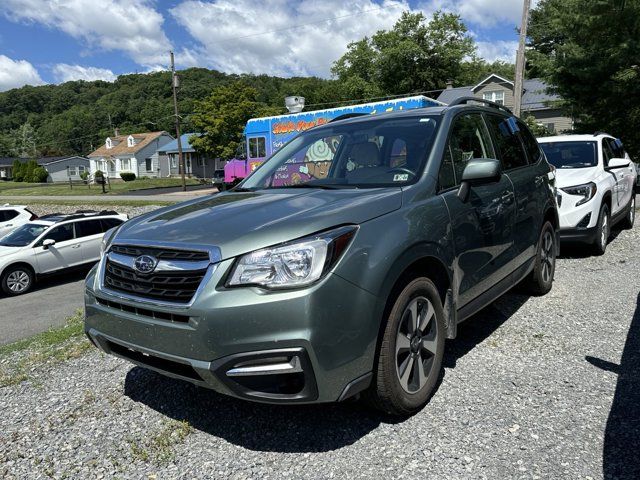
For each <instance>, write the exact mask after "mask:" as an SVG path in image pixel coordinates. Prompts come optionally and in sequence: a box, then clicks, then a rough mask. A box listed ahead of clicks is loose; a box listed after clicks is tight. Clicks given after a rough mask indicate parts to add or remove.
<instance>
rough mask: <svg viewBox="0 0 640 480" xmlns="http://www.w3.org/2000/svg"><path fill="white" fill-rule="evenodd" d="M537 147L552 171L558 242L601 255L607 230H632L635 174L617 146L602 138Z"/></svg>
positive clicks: (560, 139)
mask: <svg viewBox="0 0 640 480" xmlns="http://www.w3.org/2000/svg"><path fill="white" fill-rule="evenodd" d="M538 142H539V143H540V145H541V146H542V149H543V150H544V153H545V155H546V157H547V160H548V161H549V163H551V164H552V165H554V166H555V167H556V186H557V187H558V196H557V198H558V214H559V215H560V239H561V240H565V241H577V242H586V243H590V244H592V245H593V246H594V250H595V252H596V253H597V254H600V255H601V254H603V253H604V252H605V250H606V248H607V242H608V239H609V234H610V233H611V227H612V226H613V225H614V224H616V223H618V222H623V224H624V227H626V228H631V227H633V222H634V220H635V206H636V203H635V202H636V200H635V198H636V197H635V193H634V187H635V180H636V170H635V166H634V164H633V162H632V161H631V159H630V158H629V155H628V154H627V153H626V152H625V150H624V147H623V145H622V142H621V141H620V140H618V139H616V138H614V137H612V136H610V135H606V134H603V133H597V134H595V135H560V136H555V137H544V138H539V139H538Z"/></svg>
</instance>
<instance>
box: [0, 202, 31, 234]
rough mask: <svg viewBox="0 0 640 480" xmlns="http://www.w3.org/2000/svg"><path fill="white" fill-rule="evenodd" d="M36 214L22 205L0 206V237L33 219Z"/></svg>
mask: <svg viewBox="0 0 640 480" xmlns="http://www.w3.org/2000/svg"><path fill="white" fill-rule="evenodd" d="M36 218H38V216H37V215H36V214H35V213H33V212H32V211H31V210H29V209H28V208H27V207H25V206H23V205H9V204H8V203H6V204H4V205H2V206H0V238H2V237H4V236H5V235H6V234H7V233H9V232H11V231H12V230H15V229H16V228H18V227H19V226H20V225H24V224H25V223H27V222H29V221H31V220H35V219H36Z"/></svg>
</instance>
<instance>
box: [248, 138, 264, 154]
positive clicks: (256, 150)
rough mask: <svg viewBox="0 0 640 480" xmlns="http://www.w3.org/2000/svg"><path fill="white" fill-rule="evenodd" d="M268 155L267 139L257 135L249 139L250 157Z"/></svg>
mask: <svg viewBox="0 0 640 480" xmlns="http://www.w3.org/2000/svg"><path fill="white" fill-rule="evenodd" d="M266 156H267V139H266V138H265V137H255V138H250V139H249V158H264V157H266Z"/></svg>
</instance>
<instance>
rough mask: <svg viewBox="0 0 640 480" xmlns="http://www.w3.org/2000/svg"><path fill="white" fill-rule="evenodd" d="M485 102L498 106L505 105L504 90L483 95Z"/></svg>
mask: <svg viewBox="0 0 640 480" xmlns="http://www.w3.org/2000/svg"><path fill="white" fill-rule="evenodd" d="M482 98H483V99H484V100H489V101H490V102H494V103H497V104H498V105H504V90H492V91H490V92H484V93H483V94H482Z"/></svg>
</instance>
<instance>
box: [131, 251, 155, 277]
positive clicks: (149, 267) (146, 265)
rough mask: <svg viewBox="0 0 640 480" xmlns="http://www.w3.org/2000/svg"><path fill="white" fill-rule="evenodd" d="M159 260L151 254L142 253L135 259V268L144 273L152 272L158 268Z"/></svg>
mask: <svg viewBox="0 0 640 480" xmlns="http://www.w3.org/2000/svg"><path fill="white" fill-rule="evenodd" d="M157 264H158V260H157V259H156V258H155V257H152V256H151V255H140V256H139V257H136V259H135V260H134V261H133V268H134V269H135V270H136V271H137V272H139V273H143V274H147V273H151V272H153V270H154V269H155V268H156V265H157Z"/></svg>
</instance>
